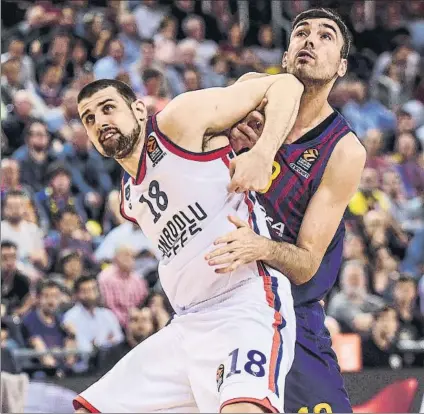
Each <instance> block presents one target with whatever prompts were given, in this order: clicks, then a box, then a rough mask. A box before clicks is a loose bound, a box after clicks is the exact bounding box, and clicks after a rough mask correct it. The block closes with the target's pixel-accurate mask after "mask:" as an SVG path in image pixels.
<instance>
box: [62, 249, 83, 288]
mask: <svg viewBox="0 0 424 414" xmlns="http://www.w3.org/2000/svg"><path fill="white" fill-rule="evenodd" d="M57 271H58V272H59V273H60V274H61V275H62V276H63V280H62V283H63V284H64V285H65V287H66V288H67V289H68V291H69V292H73V291H74V285H75V281H76V280H77V279H79V278H80V277H81V276H82V275H83V274H84V273H85V269H84V261H83V258H82V256H81V254H80V253H79V252H78V251H77V250H72V249H65V250H63V251H61V252H60V255H59V258H58V261H57Z"/></svg>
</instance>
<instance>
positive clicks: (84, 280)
mask: <svg viewBox="0 0 424 414" xmlns="http://www.w3.org/2000/svg"><path fill="white" fill-rule="evenodd" d="M92 281H93V282H96V283H97V278H96V276H94V275H82V276H80V277H79V278H78V279H77V280H76V281H75V283H74V293H78V292H79V290H80V288H81V285H83V284H84V283H87V282H92Z"/></svg>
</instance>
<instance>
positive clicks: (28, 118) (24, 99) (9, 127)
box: [1, 90, 35, 155]
mask: <svg viewBox="0 0 424 414" xmlns="http://www.w3.org/2000/svg"><path fill="white" fill-rule="evenodd" d="M33 121H35V118H34V104H33V101H32V96H31V94H30V93H29V92H28V91H26V90H19V91H18V92H16V94H15V95H14V96H13V111H12V112H10V113H9V114H8V115H7V117H6V119H4V120H3V121H2V122H1V127H2V129H3V132H4V135H5V137H6V139H7V147H6V151H5V152H4V154H5V155H11V154H12V153H13V152H14V151H16V150H17V149H18V148H19V147H21V146H22V145H24V144H25V134H24V132H25V130H26V128H27V127H28V126H29V125H30V124H31V123H32V122H33Z"/></svg>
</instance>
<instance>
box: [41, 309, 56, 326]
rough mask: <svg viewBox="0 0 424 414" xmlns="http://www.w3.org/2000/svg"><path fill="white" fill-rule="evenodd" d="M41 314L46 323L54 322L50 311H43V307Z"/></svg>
mask: <svg viewBox="0 0 424 414" xmlns="http://www.w3.org/2000/svg"><path fill="white" fill-rule="evenodd" d="M39 315H40V317H41V319H42V320H43V321H44V322H46V323H52V322H53V320H54V318H53V316H52V315H50V314H49V313H45V312H43V310H42V309H40V310H39Z"/></svg>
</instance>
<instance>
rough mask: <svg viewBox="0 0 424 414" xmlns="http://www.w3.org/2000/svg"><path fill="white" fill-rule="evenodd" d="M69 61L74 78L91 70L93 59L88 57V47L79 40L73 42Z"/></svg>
mask: <svg viewBox="0 0 424 414" xmlns="http://www.w3.org/2000/svg"><path fill="white" fill-rule="evenodd" d="M70 60H71V63H72V68H73V71H74V76H75V77H76V78H79V77H80V76H82V75H84V74H87V73H89V72H91V71H92V70H93V63H92V60H93V59H92V58H91V57H90V56H89V51H88V46H87V44H86V42H84V41H83V40H81V39H78V40H76V41H75V43H74V45H73V48H72V52H71V57H70Z"/></svg>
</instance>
